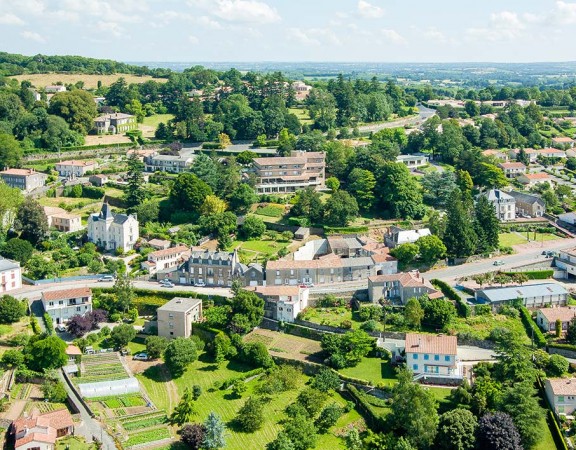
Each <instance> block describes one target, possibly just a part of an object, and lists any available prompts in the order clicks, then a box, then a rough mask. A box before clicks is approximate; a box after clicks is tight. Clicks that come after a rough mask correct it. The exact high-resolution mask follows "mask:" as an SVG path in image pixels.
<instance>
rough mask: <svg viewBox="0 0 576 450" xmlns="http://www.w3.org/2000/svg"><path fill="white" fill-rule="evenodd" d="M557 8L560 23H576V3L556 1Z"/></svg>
mask: <svg viewBox="0 0 576 450" xmlns="http://www.w3.org/2000/svg"><path fill="white" fill-rule="evenodd" d="M556 10H557V12H558V16H559V19H560V23H562V24H564V25H569V24H574V23H576V3H566V2H562V1H558V2H556Z"/></svg>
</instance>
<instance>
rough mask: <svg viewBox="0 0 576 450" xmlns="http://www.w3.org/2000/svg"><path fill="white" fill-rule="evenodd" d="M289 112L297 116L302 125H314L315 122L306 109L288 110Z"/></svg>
mask: <svg viewBox="0 0 576 450" xmlns="http://www.w3.org/2000/svg"><path fill="white" fill-rule="evenodd" d="M288 111H289V112H290V113H292V114H294V115H296V117H298V120H300V123H301V124H302V125H306V124H308V125H311V124H313V123H314V121H313V120H312V119H311V118H310V114H309V112H308V110H307V109H304V108H288Z"/></svg>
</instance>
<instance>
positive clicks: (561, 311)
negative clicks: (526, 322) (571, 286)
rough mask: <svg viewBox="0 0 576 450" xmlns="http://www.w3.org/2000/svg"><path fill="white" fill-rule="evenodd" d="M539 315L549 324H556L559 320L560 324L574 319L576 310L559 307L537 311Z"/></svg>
mask: <svg viewBox="0 0 576 450" xmlns="http://www.w3.org/2000/svg"><path fill="white" fill-rule="evenodd" d="M538 311H539V312H540V314H542V315H543V316H544V317H546V320H547V321H548V322H549V323H552V322H556V321H557V320H558V319H560V320H561V321H562V322H569V321H570V320H572V319H573V318H574V317H576V308H570V307H568V306H567V307H560V308H542V309H540V310H538Z"/></svg>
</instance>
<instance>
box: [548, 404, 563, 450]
mask: <svg viewBox="0 0 576 450" xmlns="http://www.w3.org/2000/svg"><path fill="white" fill-rule="evenodd" d="M546 419H547V421H548V428H550V433H552V438H553V439H554V443H555V444H556V448H557V449H560V450H568V446H567V445H566V441H565V440H564V436H563V434H562V430H560V427H559V426H558V422H557V421H556V417H555V416H554V413H553V412H552V411H551V410H548V414H547V417H546Z"/></svg>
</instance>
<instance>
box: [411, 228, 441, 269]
mask: <svg viewBox="0 0 576 450" xmlns="http://www.w3.org/2000/svg"><path fill="white" fill-rule="evenodd" d="M416 245H418V248H419V249H420V258H422V260H423V261H425V262H427V263H433V262H436V261H437V260H439V259H441V258H444V257H445V256H446V246H445V245H444V243H443V242H442V239H440V238H439V237H438V236H435V235H433V234H431V235H428V236H422V237H421V238H419V239H418V240H417V241H416Z"/></svg>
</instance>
